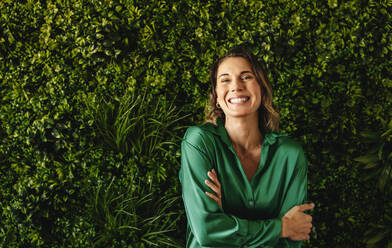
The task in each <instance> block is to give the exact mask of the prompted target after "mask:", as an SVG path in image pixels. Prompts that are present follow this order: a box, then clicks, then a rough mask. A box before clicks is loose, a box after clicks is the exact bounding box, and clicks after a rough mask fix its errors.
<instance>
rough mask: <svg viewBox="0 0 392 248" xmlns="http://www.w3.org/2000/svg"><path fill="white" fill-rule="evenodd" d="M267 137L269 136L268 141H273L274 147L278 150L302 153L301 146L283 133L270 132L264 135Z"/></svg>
mask: <svg viewBox="0 0 392 248" xmlns="http://www.w3.org/2000/svg"><path fill="white" fill-rule="evenodd" d="M268 135H270V137H271V138H270V139H272V140H273V139H275V140H274V141H275V142H276V145H277V146H278V148H279V149H282V150H286V151H296V152H302V151H303V148H302V145H301V144H300V143H299V142H298V141H297V140H296V139H294V138H293V137H291V136H290V135H287V134H285V133H277V132H271V133H268V134H267V135H266V137H267V138H268Z"/></svg>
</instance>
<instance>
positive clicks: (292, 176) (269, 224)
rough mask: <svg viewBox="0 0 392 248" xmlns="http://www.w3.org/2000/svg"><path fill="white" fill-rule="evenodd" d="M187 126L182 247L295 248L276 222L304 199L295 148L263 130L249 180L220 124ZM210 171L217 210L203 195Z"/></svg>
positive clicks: (299, 153)
mask: <svg viewBox="0 0 392 248" xmlns="http://www.w3.org/2000/svg"><path fill="white" fill-rule="evenodd" d="M217 124H218V125H217V126H215V125H213V124H211V123H206V124H202V125H200V126H192V127H189V128H188V130H187V131H186V133H185V136H184V138H183V140H182V143H181V169H180V173H179V177H180V182H181V184H182V198H183V200H184V205H185V211H186V216H187V219H188V225H187V243H186V247H192V248H194V247H222V248H223V247H224V248H229V247H301V242H295V241H292V240H290V239H285V238H280V233H281V228H282V222H281V218H282V217H283V215H284V214H285V213H287V212H288V211H289V210H290V209H291V208H292V207H294V206H296V205H300V204H303V203H304V201H305V199H306V187H307V161H306V158H305V155H304V152H303V150H302V147H301V145H300V144H298V143H297V142H295V141H294V140H293V139H291V138H290V137H288V136H286V135H283V134H280V133H275V132H267V133H265V134H264V140H263V144H262V147H261V158H260V164H259V166H258V168H257V171H256V174H254V176H253V177H252V179H251V180H250V181H249V180H248V179H247V177H246V175H245V173H244V171H243V169H242V166H241V163H240V161H239V159H238V157H237V155H236V153H235V151H234V149H233V146H232V144H231V142H230V139H229V137H228V134H227V132H226V129H225V127H224V125H223V122H222V120H221V119H220V118H219V119H218V120H217ZM213 168H215V171H216V172H217V174H218V178H219V181H220V183H221V190H222V208H221V207H220V206H219V205H218V204H217V203H216V202H215V201H214V200H213V199H211V198H210V197H208V196H207V195H206V194H205V192H206V191H209V192H211V193H214V192H213V191H212V190H211V189H210V188H209V187H208V186H207V185H206V184H205V183H204V181H205V180H206V179H209V178H208V176H207V172H208V171H210V170H211V169H213Z"/></svg>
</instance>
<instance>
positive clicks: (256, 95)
mask: <svg viewBox="0 0 392 248" xmlns="http://www.w3.org/2000/svg"><path fill="white" fill-rule="evenodd" d="M215 90H216V94H217V102H218V103H219V105H220V107H221V108H222V110H223V112H224V113H225V115H226V117H230V116H231V117H243V116H248V115H258V112H257V111H258V109H259V107H260V104H261V88H260V85H259V83H258V82H257V79H256V77H255V75H254V73H253V71H252V67H251V65H250V63H249V62H248V60H246V59H245V58H242V57H230V58H227V59H225V60H224V61H223V62H222V63H221V64H220V65H219V67H218V71H217V81H216V88H215Z"/></svg>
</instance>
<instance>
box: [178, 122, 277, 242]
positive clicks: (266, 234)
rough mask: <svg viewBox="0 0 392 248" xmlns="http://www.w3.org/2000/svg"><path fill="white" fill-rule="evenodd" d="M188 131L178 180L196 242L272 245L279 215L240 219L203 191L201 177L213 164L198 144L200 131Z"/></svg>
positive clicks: (201, 144) (184, 141)
mask: <svg viewBox="0 0 392 248" xmlns="http://www.w3.org/2000/svg"><path fill="white" fill-rule="evenodd" d="M188 131H189V129H188ZM190 135H191V136H192V137H191V138H190V139H187V138H184V140H183V141H182V144H181V170H180V181H181V184H182V197H183V200H184V205H185V211H186V215H187V220H188V223H189V225H190V228H191V231H192V233H193V235H194V236H195V238H196V240H197V242H198V243H199V244H200V245H201V246H202V247H242V246H243V245H244V246H245V247H259V246H261V245H269V246H274V245H275V244H276V243H277V242H278V240H279V237H280V233H281V228H282V222H281V219H280V218H274V219H268V220H246V219H241V218H238V217H236V216H233V215H230V214H226V213H224V212H223V211H222V209H221V208H220V207H219V205H218V204H217V203H216V202H215V201H214V200H213V199H211V198H210V197H208V196H207V195H206V194H205V192H206V191H208V190H209V188H208V186H207V185H206V184H205V183H204V181H205V180H206V179H207V172H208V171H209V170H211V169H212V168H213V163H212V161H213V158H211V157H209V156H208V155H207V152H206V151H204V150H203V148H202V147H203V146H204V147H205V144H206V143H205V142H206V141H205V140H203V138H202V135H200V133H198V132H196V133H193V134H190ZM186 137H187V135H186Z"/></svg>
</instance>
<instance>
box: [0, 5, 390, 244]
mask: <svg viewBox="0 0 392 248" xmlns="http://www.w3.org/2000/svg"><path fill="white" fill-rule="evenodd" d="M391 13H392V1H390V0H388V1H387V0H383V1H360V0H357V1H354V0H352V1H344V2H343V1H338V0H328V1H317V2H316V1H310V0H302V1H301V0H294V1H288V0H271V1H265V2H262V1H251V0H242V1H191V0H181V1H159V0H152V1H132V0H128V1H126V0H118V1H114V0H79V1H77V0H69V1H54V0H47V1H10V0H9V1H1V2H0V30H1V31H0V72H1V73H0V82H1V83H0V92H1V94H0V96H1V98H0V137H1V139H0V166H1V170H0V207H1V210H2V211H1V217H0V246H2V247H92V246H96V247H152V246H154V245H158V246H159V247H183V246H184V243H185V236H184V235H185V234H184V229H185V225H186V219H185V215H184V209H183V205H182V201H181V198H180V195H181V190H180V185H179V181H178V170H179V167H180V162H179V156H180V148H179V143H180V141H181V137H182V136H183V134H184V131H185V128H186V127H187V126H189V125H195V124H199V123H202V122H203V118H204V114H205V106H206V105H207V104H208V102H207V101H208V90H209V81H208V70H209V67H210V66H211V64H212V63H213V62H214V61H215V60H216V59H217V58H219V57H220V56H222V55H223V54H224V53H225V52H227V51H228V50H229V49H231V48H233V47H236V46H238V45H242V46H246V47H248V48H249V49H250V50H251V51H252V52H253V53H255V54H256V55H257V56H258V58H259V60H260V62H261V63H262V64H263V66H264V67H265V69H266V71H267V74H268V77H269V79H270V81H271V83H272V85H273V89H274V103H275V105H276V106H277V108H278V109H279V110H280V114H281V124H280V126H281V132H284V133H286V134H289V135H291V136H292V137H294V138H295V139H296V140H298V141H299V142H300V143H301V144H302V145H303V147H304V150H305V152H306V155H307V158H308V160H309V182H308V190H309V198H310V200H312V201H314V202H315V203H316V209H315V211H314V213H313V215H314V216H313V218H314V225H315V227H316V231H315V233H313V234H312V235H313V236H312V239H311V240H310V241H307V242H305V245H304V247H364V246H366V245H367V246H369V247H372V245H376V246H377V247H386V246H387V245H388V242H390V244H392V241H391V239H392V238H391V235H390V233H386V234H385V235H384V234H383V235H380V233H379V232H378V233H377V232H375V233H371V234H369V232H367V231H368V230H369V229H371V226H368V223H369V220H370V222H372V223H374V224H376V223H380V224H382V225H383V226H389V227H391V226H392V221H391V219H390V218H388V216H390V213H391V209H392V206H391V201H390V199H391V194H390V191H382V190H380V189H379V188H378V187H376V183H377V182H378V174H377V173H376V174H374V175H375V176H374V177H372V178H370V179H369V180H365V179H366V176H367V174H368V173H367V170H364V169H363V166H362V164H361V163H360V162H358V160H355V158H357V157H361V156H362V155H363V154H365V153H366V152H367V151H368V150H369V149H373V148H374V145H371V144H370V143H366V142H365V141H364V139H363V138H362V136H361V135H360V134H361V133H363V132H364V131H365V130H371V131H374V132H378V131H380V130H384V132H385V131H386V130H388V128H392V127H390V126H388V125H387V124H386V123H389V121H390V120H392V111H391V109H392V79H391V78H392V70H391V69H392V14H391ZM379 135H380V134H379ZM383 137H384V136H383ZM385 137H386V136H385ZM385 142H390V141H388V140H387V141H385ZM359 161H361V159H359ZM389 164H390V163H389ZM383 165H384V166H386V167H385V168H387V169H388V168H389V173H390V167H388V163H386V162H384V164H383ZM387 171H388V170H386V172H385V173H387ZM388 175H389V174H388ZM372 230H373V229H372ZM374 230H376V229H374ZM389 230H392V229H388V232H389ZM365 234H366V235H365Z"/></svg>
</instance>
